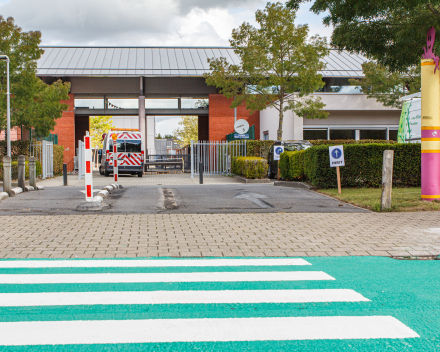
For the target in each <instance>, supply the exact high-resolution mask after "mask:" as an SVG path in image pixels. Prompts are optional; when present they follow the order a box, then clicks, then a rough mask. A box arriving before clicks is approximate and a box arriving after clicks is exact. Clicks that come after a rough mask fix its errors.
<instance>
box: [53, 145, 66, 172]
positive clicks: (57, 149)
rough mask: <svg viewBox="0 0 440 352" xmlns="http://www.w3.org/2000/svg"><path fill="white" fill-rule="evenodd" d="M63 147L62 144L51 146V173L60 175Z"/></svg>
mask: <svg viewBox="0 0 440 352" xmlns="http://www.w3.org/2000/svg"><path fill="white" fill-rule="evenodd" d="M63 163H64V147H63V146H62V145H54V146H53V173H54V175H60V174H62V173H63Z"/></svg>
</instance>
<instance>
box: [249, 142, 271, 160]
mask: <svg viewBox="0 0 440 352" xmlns="http://www.w3.org/2000/svg"><path fill="white" fill-rule="evenodd" d="M274 143H275V141H246V156H255V157H260V158H264V159H267V153H268V152H269V149H270V147H271V146H272V145H273V144H274Z"/></svg>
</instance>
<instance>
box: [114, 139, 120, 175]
mask: <svg viewBox="0 0 440 352" xmlns="http://www.w3.org/2000/svg"><path fill="white" fill-rule="evenodd" d="M113 176H114V178H115V182H118V176H119V175H118V153H117V152H116V141H114V143H113Z"/></svg>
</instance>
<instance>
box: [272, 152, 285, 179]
mask: <svg viewBox="0 0 440 352" xmlns="http://www.w3.org/2000/svg"><path fill="white" fill-rule="evenodd" d="M283 152H284V146H283V145H276V146H275V147H274V148H273V160H276V161H277V179H278V181H279V180H280V156H281V153H283Z"/></svg>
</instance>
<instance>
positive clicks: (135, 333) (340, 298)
mask: <svg viewBox="0 0 440 352" xmlns="http://www.w3.org/2000/svg"><path fill="white" fill-rule="evenodd" d="M310 265H311V264H310V263H309V262H307V261H306V260H303V259H291V258H285V259H280V258H273V259H223V258H222V259H169V260H164V259H160V260H159V259H157V260H156V259H139V260H3V261H1V260H0V270H1V274H0V308H1V309H12V310H13V309H17V311H18V313H16V314H23V319H22V320H20V321H0V346H35V345H66V344H67V345H70V344H71V345H78V344H123V343H124V344H126V343H128V344H131V343H171V342H220V341H236V342H239V341H294V340H325V339H327V340H344V339H403V338H414V337H419V335H418V334H417V333H416V332H415V331H413V330H412V329H411V328H409V327H408V326H406V325H405V324H403V323H402V322H400V321H399V320H397V319H396V318H394V317H391V316H375V315H371V316H368V315H364V316H337V315H331V316H285V313H283V311H282V310H277V309H275V308H273V307H272V308H271V309H270V310H269V312H272V313H273V314H271V315H273V316H270V317H259V316H254V317H252V316H251V317H249V316H246V317H243V316H242V317H240V313H234V314H238V315H231V311H230V309H229V308H228V310H226V311H225V312H229V313H227V314H230V315H229V317H228V316H225V315H222V316H220V317H217V316H215V315H214V316H212V315H211V316H209V314H210V310H206V312H205V313H204V314H207V315H208V316H206V317H204V318H203V319H202V318H186V317H181V316H179V317H177V318H174V319H169V318H163V317H162V316H157V317H154V318H148V319H144V318H142V316H131V311H130V309H129V308H124V307H125V306H127V307H129V305H148V306H157V305H176V307H181V309H184V306H185V305H195V306H197V307H199V308H198V309H202V308H203V307H204V305H210V304H214V305H217V304H226V305H228V304H243V305H247V304H248V305H255V307H256V308H255V309H257V307H258V305H262V306H263V305H265V304H272V305H279V304H306V305H308V304H319V303H321V304H323V303H324V304H328V305H331V304H338V303H339V304H341V303H342V304H345V303H347V304H349V303H352V304H354V303H358V304H366V303H368V302H370V300H369V299H368V298H366V297H364V296H363V295H362V294H360V293H358V292H356V291H354V290H352V289H346V288H322V287H323V286H324V285H326V283H331V282H335V278H334V277H332V276H330V275H328V274H327V273H325V272H323V271H314V270H310V269H313V268H310ZM244 267H248V268H247V269H246V268H244ZM276 267H278V268H276ZM300 267H303V270H299V269H300ZM204 268H206V269H204ZM133 270H135V271H137V272H133ZM203 270H205V271H203ZM54 271H55V272H54ZM138 271H142V272H138ZM157 271H160V272H157ZM301 282H311V283H317V284H319V285H320V286H319V287H320V288H314V289H302V288H295V287H293V288H292V287H290V288H289V289H285V288H279V289H273V287H270V289H269V288H267V287H266V288H265V289H261V288H260V289H257V288H253V287H252V285H256V284H259V285H263V284H264V285H272V284H275V283H277V284H278V285H287V284H288V285H294V284H295V285H296V284H298V283H301ZM83 284H85V286H84V285H83ZM226 284H228V285H233V286H230V287H229V288H227V289H225V288H223V285H226ZM66 285H67V286H66ZM72 285H73V286H72ZM81 285H83V286H81ZM99 285H100V286H99ZM118 285H119V286H118ZM136 285H137V286H136ZM139 285H141V286H139ZM158 285H159V286H158ZM164 285H165V286H164ZM167 285H174V286H167ZM188 285H189V286H188ZM213 285H214V286H215V289H213ZM234 285H235V286H234ZM249 285H251V286H249ZM2 287H3V289H5V290H7V292H6V291H5V292H3V291H1V290H2ZM29 287H33V288H32V290H29ZM48 287H50V288H52V289H48ZM72 287H76V288H77V289H78V292H75V291H76V290H72ZM118 287H119V289H118ZM157 287H161V289H157ZM164 287H165V288H164ZM121 288H123V289H122V290H121ZM126 288H133V289H131V290H130V289H128V290H127V289H126ZM167 288H169V289H167ZM243 288H245V289H243ZM11 290H12V291H13V292H11ZM45 290H48V291H54V292H46V291H45ZM112 305H118V307H122V308H119V309H122V310H123V311H124V312H126V313H125V316H124V319H120V318H114V319H107V318H106V317H101V316H96V318H95V319H86V320H84V319H80V318H76V317H75V314H73V315H72V316H71V317H70V319H62V318H63V317H64V314H65V310H63V309H66V307H71V308H70V309H75V307H78V308H77V309H80V308H79V306H82V307H83V306H87V307H90V308H91V309H94V307H95V308H96V307H103V306H112ZM26 307H27V308H29V309H33V310H34V311H33V313H32V315H29V316H28V315H26V314H27V313H26V311H25V310H24V311H22V310H23V309H25V308H26ZM158 307H161V306H158ZM46 309H51V312H52V313H51V314H59V316H60V318H58V319H54V320H53V321H50V320H49V321H48V319H47V317H46V318H44V319H43V318H39V315H38V313H35V312H38V311H41V312H42V313H40V314H42V315H44V314H45V313H44V312H45V310H46ZM57 309H58V311H57ZM124 309H125V310H124ZM185 309H187V311H188V309H190V308H188V307H187V308H185ZM202 310H203V309H202ZM8 312H9V311H8ZM54 312H55V313H54ZM56 312H58V313H56ZM72 317H73V318H72Z"/></svg>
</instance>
